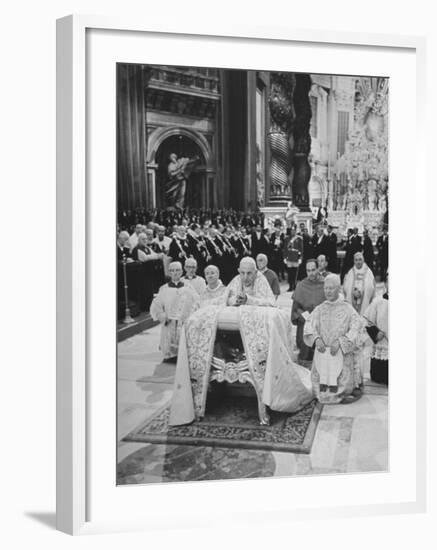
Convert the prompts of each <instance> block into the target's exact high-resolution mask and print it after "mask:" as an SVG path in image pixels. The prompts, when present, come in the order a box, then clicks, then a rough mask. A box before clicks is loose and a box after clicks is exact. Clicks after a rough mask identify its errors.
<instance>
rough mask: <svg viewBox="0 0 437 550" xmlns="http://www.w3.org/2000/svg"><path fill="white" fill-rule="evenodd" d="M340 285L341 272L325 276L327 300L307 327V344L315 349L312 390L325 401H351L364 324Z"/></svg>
mask: <svg viewBox="0 0 437 550" xmlns="http://www.w3.org/2000/svg"><path fill="white" fill-rule="evenodd" d="M340 288H341V283H340V278H339V277H338V275H333V274H332V275H328V276H327V277H326V279H325V282H324V291H325V297H326V300H325V301H324V302H323V303H322V304H320V305H318V306H317V307H316V308H315V309H314V311H313V312H312V313H311V315H310V316H309V317H308V320H307V322H306V323H305V327H304V339H305V342H306V344H307V345H308V346H312V345H313V344H315V348H316V349H315V352H314V360H313V365H312V369H311V380H312V384H313V390H314V393H315V395H316V397H317V399H318V400H319V401H320V402H321V403H326V404H334V403H341V402H342V401H344V402H348V397H349V396H352V394H353V391H354V389H355V376H354V357H353V355H354V354H353V352H354V351H355V350H356V345H357V341H358V339H359V336H360V330H362V323H361V321H360V317H359V315H358V313H357V312H356V311H355V309H354V308H353V307H352V306H351V304H349V303H348V302H346V301H345V300H343V299H342V298H341V297H340ZM351 398H352V397H351Z"/></svg>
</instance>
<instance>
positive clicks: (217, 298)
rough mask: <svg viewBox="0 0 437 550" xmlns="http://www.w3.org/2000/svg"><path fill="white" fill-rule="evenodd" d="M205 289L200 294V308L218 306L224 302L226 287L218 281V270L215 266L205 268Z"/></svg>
mask: <svg viewBox="0 0 437 550" xmlns="http://www.w3.org/2000/svg"><path fill="white" fill-rule="evenodd" d="M204 273H205V280H206V287H205V289H204V290H203V292H202V293H201V294H200V306H201V307H205V306H212V305H216V306H218V305H220V304H223V303H224V301H225V296H224V295H225V292H226V287H225V285H224V284H223V283H222V282H221V280H220V271H219V268H218V267H217V266H215V265H208V266H207V267H205V272H204Z"/></svg>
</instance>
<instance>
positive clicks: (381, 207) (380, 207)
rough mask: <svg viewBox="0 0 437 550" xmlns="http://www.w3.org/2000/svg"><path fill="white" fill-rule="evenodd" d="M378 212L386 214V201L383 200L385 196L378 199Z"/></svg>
mask: <svg viewBox="0 0 437 550" xmlns="http://www.w3.org/2000/svg"><path fill="white" fill-rule="evenodd" d="M378 210H379V211H380V212H382V213H383V214H385V213H386V212H387V199H386V198H385V195H383V194H382V195H381V196H380V197H379V201H378Z"/></svg>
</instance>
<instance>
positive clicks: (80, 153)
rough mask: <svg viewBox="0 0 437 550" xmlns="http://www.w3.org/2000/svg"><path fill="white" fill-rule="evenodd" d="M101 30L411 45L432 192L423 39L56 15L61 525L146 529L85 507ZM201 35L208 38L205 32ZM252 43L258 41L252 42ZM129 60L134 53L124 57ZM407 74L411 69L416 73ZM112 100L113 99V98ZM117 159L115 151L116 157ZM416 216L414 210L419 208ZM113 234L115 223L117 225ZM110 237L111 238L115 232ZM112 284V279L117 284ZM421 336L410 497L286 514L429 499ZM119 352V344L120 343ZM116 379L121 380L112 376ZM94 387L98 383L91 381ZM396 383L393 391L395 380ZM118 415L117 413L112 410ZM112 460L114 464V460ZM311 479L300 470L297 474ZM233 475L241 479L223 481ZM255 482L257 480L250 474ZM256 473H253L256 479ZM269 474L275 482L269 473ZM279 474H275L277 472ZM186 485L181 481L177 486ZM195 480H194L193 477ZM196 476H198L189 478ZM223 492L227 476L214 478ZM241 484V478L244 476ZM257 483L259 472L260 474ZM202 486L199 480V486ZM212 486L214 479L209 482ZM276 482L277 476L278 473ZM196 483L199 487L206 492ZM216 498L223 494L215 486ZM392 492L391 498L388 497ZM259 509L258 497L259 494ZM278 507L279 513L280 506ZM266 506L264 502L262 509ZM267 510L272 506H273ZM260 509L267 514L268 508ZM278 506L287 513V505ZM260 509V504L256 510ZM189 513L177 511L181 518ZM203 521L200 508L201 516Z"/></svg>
mask: <svg viewBox="0 0 437 550" xmlns="http://www.w3.org/2000/svg"><path fill="white" fill-rule="evenodd" d="M92 30H105V31H108V32H109V33H111V32H120V33H129V32H131V33H132V32H136V33H141V34H145V35H146V34H147V33H149V34H150V35H153V36H159V37H161V38H165V37H167V36H168V37H170V36H196V35H197V36H199V37H200V35H203V36H204V37H206V38H207V37H212V38H218V37H221V38H225V39H226V40H228V41H232V40H235V41H237V40H238V42H240V43H241V42H242V43H244V42H247V43H249V42H251V41H257V42H258V43H262V42H263V41H264V42H265V43H270V42H277V43H281V44H284V43H296V44H297V43H305V44H314V45H318V46H324V45H326V46H329V45H336V46H342V47H344V48H349V47H350V48H352V47H362V48H363V49H366V50H367V51H368V50H369V49H375V48H380V49H396V50H397V51H398V52H399V53H400V54H401V55H402V52H409V54H411V55H414V58H415V66H416V74H415V75H414V79H415V87H416V92H417V93H416V98H417V103H416V113H415V121H416V128H415V131H416V140H415V141H416V148H415V152H414V160H415V166H416V170H415V180H416V193H417V192H419V189H420V190H421V191H422V192H425V193H426V189H425V187H424V186H425V184H424V182H425V179H426V178H425V176H424V165H425V162H424V160H423V155H424V150H425V147H424V146H423V143H424V139H425V138H424V102H423V100H422V95H421V94H422V93H423V90H424V89H425V86H424V81H425V39H424V38H421V37H411V36H395V35H375V34H355V33H337V32H314V31H310V30H302V29H288V28H286V27H282V28H279V27H278V28H267V27H266V28H263V27H252V26H251V25H247V26H238V27H232V28H231V29H228V28H226V29H224V28H219V27H218V26H215V25H214V23H213V22H209V23H208V24H205V23H202V28H200V26H199V25H198V24H197V23H195V22H194V21H193V23H192V25H191V26H190V27H189V28H188V27H187V26H184V27H183V28H179V26H178V24H177V23H169V22H167V21H166V22H165V23H162V24H161V23H156V22H154V23H152V22H150V21H146V22H141V21H137V20H136V21H135V20H134V21H130V20H128V19H121V18H105V17H96V16H83V15H72V16H68V17H66V18H63V19H60V20H58V22H57V411H56V414H57V528H58V529H59V530H61V531H64V532H66V533H69V534H74V535H77V534H84V533H90V532H102V531H114V530H126V529H129V530H130V529H148V528H151V527H156V525H159V517H158V516H156V517H154V518H149V519H150V521H146V519H145V516H143V517H135V518H132V520H128V519H126V518H123V519H119V518H117V517H113V516H111V515H110V514H108V516H107V517H106V519H105V518H101V517H99V519H98V520H96V521H95V520H94V519H93V517H90V515H89V499H90V495H89V484H90V483H92V478H91V477H90V476H91V475H92V474H91V472H92V468H91V466H90V464H91V463H92V460H91V457H90V452H89V448H90V434H89V431H88V422H89V417H88V415H89V411H90V410H91V408H92V406H91V403H90V399H91V393H90V389H89V388H90V386H89V384H90V356H91V353H90V347H91V346H92V341H91V340H90V334H89V332H88V316H89V315H90V294H89V292H90V287H89V281H90V265H91V263H90V257H89V252H88V235H87V224H88V223H89V216H90V215H92V211H91V206H90V204H91V203H92V201H90V189H89V188H88V183H87V181H88V177H89V167H88V165H87V116H89V111H88V110H87V108H88V107H89V105H90V104H89V101H88V100H89V98H88V96H87V93H88V89H87V78H88V77H89V73H87V70H90V67H89V65H88V64H87V48H88V46H89V42H87V33H89V32H90V31H92ZM206 38H205V39H206ZM253 43H255V42H253ZM124 61H130V60H129V59H124ZM410 76H411V75H410ZM114 110H115V107H114ZM114 166H115V161H114ZM416 221H417V223H420V221H418V218H416ZM111 235H112V233H111ZM111 245H112V241H111ZM423 249H424V246H423V245H421V244H420V243H419V244H417V254H418V257H419V260H420V258H424V250H423ZM114 288H115V287H114ZM425 303H426V299H425V289H424V288H423V286H422V287H420V286H419V285H417V288H416V303H415V304H413V306H415V308H416V314H417V316H416V334H417V336H419V335H420V337H421V338H422V342H423V334H425V330H424V328H425V314H424V307H425V306H424V304H425ZM425 348H426V346H425V345H423V344H422V345H421V346H415V357H416V373H417V382H416V384H415V395H414V398H415V404H416V411H415V412H416V414H415V445H414V452H415V488H414V489H415V491H414V492H415V498H411V499H408V500H407V501H396V500H394V501H390V502H387V503H385V504H384V503H381V502H379V503H376V504H368V503H366V504H362V505H360V504H355V505H349V504H344V505H338V506H336V507H331V508H329V509H328V508H326V507H323V506H322V507H321V508H317V509H316V510H315V509H309V508H306V507H305V506H304V507H303V508H299V507H297V508H296V507H292V510H291V512H290V513H289V515H288V516H287V517H290V518H307V517H312V518H317V517H330V516H332V515H336V516H338V515H351V514H353V515H357V516H358V515H365V514H366V515H367V514H369V513H370V514H378V513H385V514H387V513H401V512H403V513H413V512H414V513H417V512H421V511H424V510H425V508H426V485H427V474H426V440H425V434H426V399H425V397H426V395H425V388H426V365H425V351H424V350H425ZM114 353H115V350H114ZM114 385H115V384H114ZM93 391H94V390H93ZM393 391H394V392H395V391H396V385H394V389H393ZM111 422H114V423H115V418H114V419H113V420H111ZM113 467H114V470H115V465H114V466H113ZM302 481H305V480H302V479H301V480H300V483H302ZM226 483H234V484H235V483H237V482H226ZM250 483H254V482H250ZM255 483H256V481H255ZM270 483H271V482H270ZM273 483H274V482H273ZM181 485H183V484H178V488H176V491H178V492H179V493H181V492H182V491H183V489H181V488H180V487H181ZM189 485H190V484H189ZM191 485H192V484H191ZM214 487H215V488H216V489H214V490H217V491H218V492H220V491H223V487H225V484H224V483H222V482H219V483H214ZM240 487H241V486H240ZM245 487H249V485H246V486H245ZM258 488H259V482H258ZM122 490H123V491H129V490H131V491H134V490H135V491H137V492H138V491H141V490H142V491H147V490H149V494H150V495H151V498H152V499H153V498H158V496H159V491H160V492H163V491H165V492H166V493H167V494H168V491H169V490H170V488H169V487H163V486H157V487H153V489H151V488H148V487H139V488H135V489H134V488H124V489H122ZM191 490H192V491H196V494H197V493H199V491H200V493H201V492H202V491H203V489H198V488H197V487H196V489H194V487H191ZM208 490H209V491H210V490H211V486H210V487H209V488H208ZM276 490H278V485H277V483H276ZM200 493H199V494H200ZM218 498H220V497H219V496H218ZM389 500H390V499H389ZM252 506H253V510H256V509H257V506H258V507H259V506H260V504H259V503H256V502H255V503H254V504H253V505H252ZM278 510H279V513H278ZM261 511H262V510H261V509H260V512H261ZM270 513H271V512H270ZM276 513H277V517H282V518H283V517H285V516H284V514H285V513H287V508H284V507H283V505H278V508H277V510H276ZM263 514H266V517H268V516H269V511H266V510H264V511H263ZM281 514H282V515H281ZM254 517H256V513H254ZM166 521H167V523H169V524H170V525H172V524H175V525H176V524H177V520H176V519H175V516H170V520H169V519H168V517H167V519H166ZM182 521H183V517H181V522H182ZM197 521H198V523H199V525H201V524H202V518H200V519H199V518H198V520H197Z"/></svg>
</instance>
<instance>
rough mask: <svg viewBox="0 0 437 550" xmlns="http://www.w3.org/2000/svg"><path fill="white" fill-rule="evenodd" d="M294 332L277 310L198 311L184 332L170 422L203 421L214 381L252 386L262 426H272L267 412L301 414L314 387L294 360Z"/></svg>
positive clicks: (229, 308)
mask: <svg viewBox="0 0 437 550" xmlns="http://www.w3.org/2000/svg"><path fill="white" fill-rule="evenodd" d="M291 334H292V329H291V321H290V319H289V316H288V315H287V313H286V312H285V311H283V310H281V309H279V308H277V307H259V306H247V305H244V306H240V307H235V306H221V307H217V306H207V307H205V308H202V309H200V310H198V311H197V312H195V313H194V314H193V315H191V316H190V318H189V319H188V320H187V322H186V325H185V330H184V331H182V333H181V340H180V345H179V355H178V362H177V366H176V376H175V385H174V394H173V400H172V405H171V411H170V424H171V425H181V424H188V423H191V422H193V421H194V420H199V419H201V418H203V416H204V415H205V409H206V404H207V399H208V394H209V391H210V389H211V382H217V383H223V382H226V383H228V384H233V383H235V382H239V383H243V384H250V385H251V386H252V387H253V388H254V391H255V394H256V398H257V400H258V413H259V421H260V423H261V424H269V413H268V410H269V409H272V410H275V411H281V412H295V411H298V410H300V409H301V408H302V407H303V406H305V405H306V404H307V403H309V402H310V401H311V400H312V398H313V395H312V385H311V379H310V373H309V371H308V370H307V369H305V368H304V367H301V366H300V365H297V364H296V363H294V362H293V360H292V349H293V346H292V340H291ZM223 335H225V339H228V344H229V340H231V343H230V345H226V342H225V343H223ZM224 344H225V345H224Z"/></svg>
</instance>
